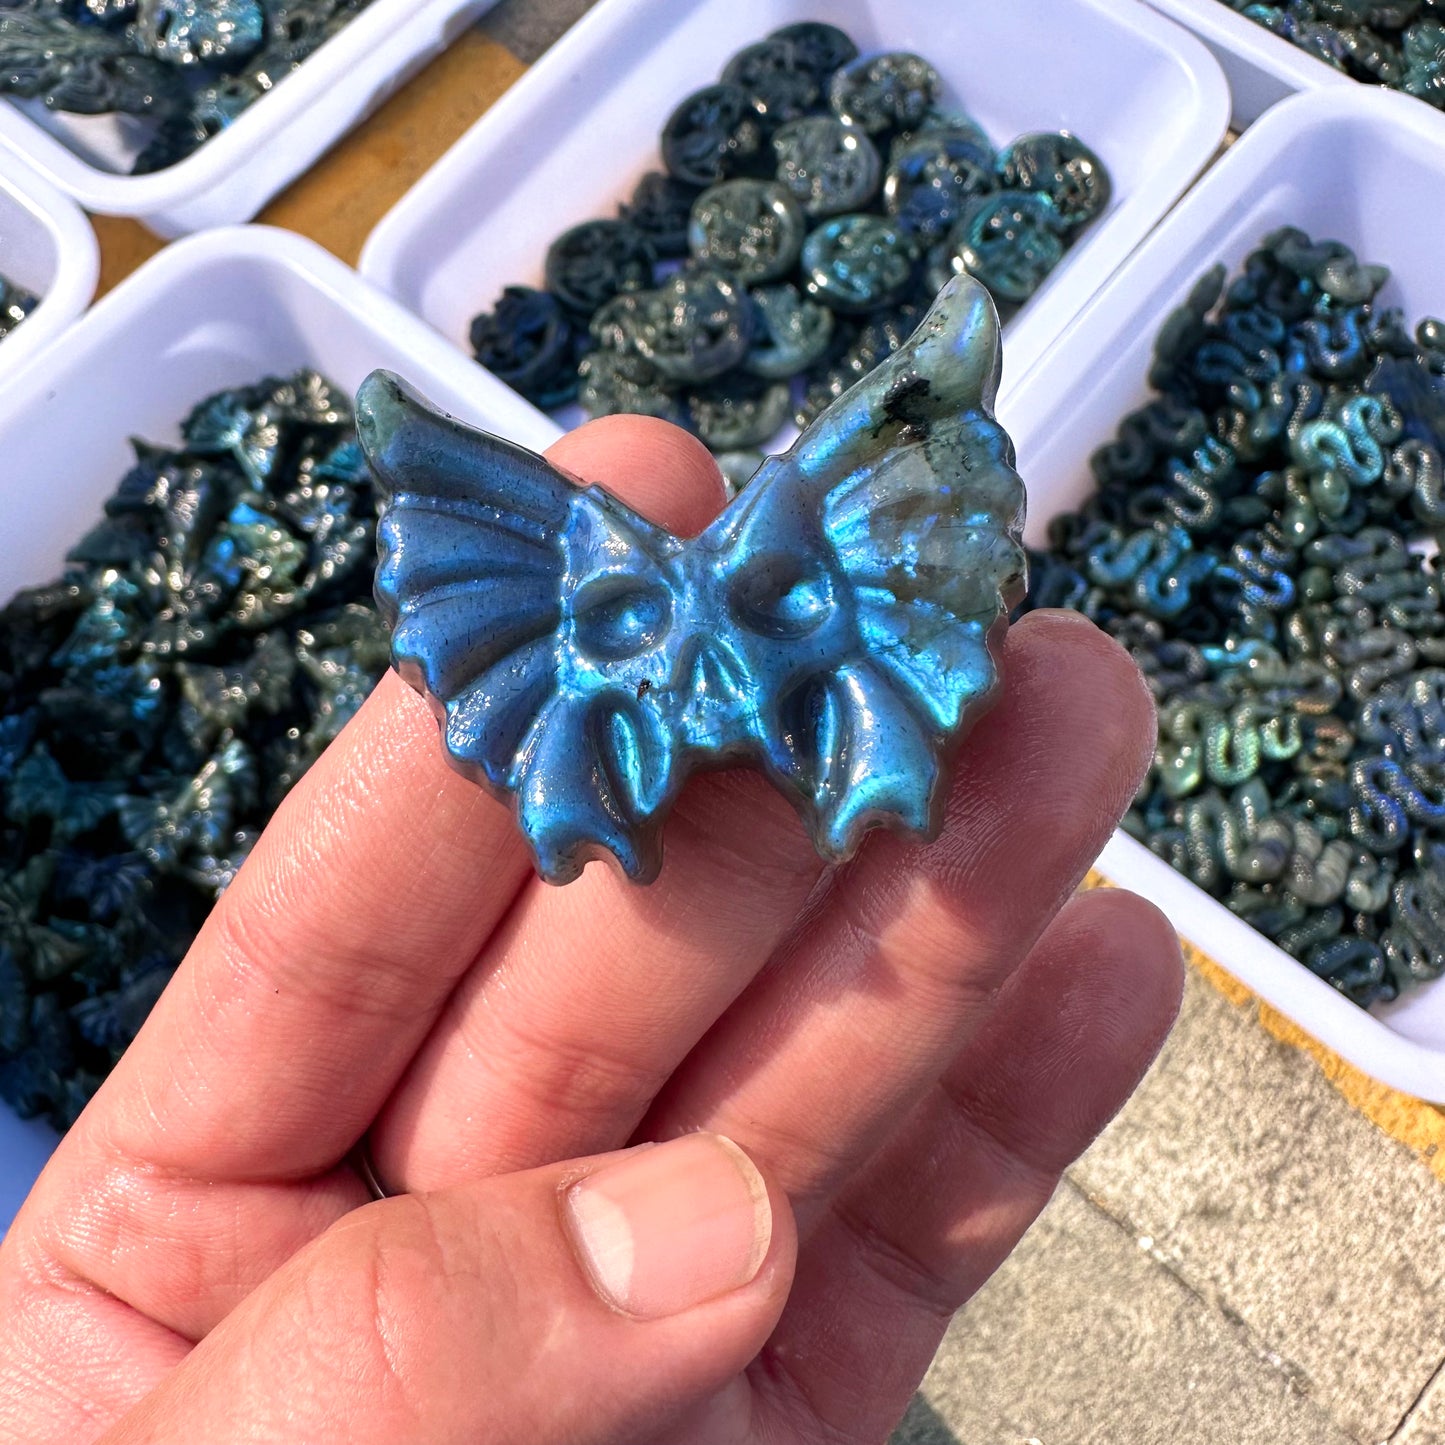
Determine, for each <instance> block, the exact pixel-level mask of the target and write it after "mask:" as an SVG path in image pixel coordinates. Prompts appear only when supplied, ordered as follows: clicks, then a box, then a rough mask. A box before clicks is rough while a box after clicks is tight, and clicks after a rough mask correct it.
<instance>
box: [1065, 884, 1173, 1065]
mask: <svg viewBox="0 0 1445 1445" xmlns="http://www.w3.org/2000/svg"><path fill="white" fill-rule="evenodd" d="M1056 927H1062V928H1067V929H1069V930H1070V931H1071V933H1072V940H1071V944H1070V946H1069V948H1068V951H1069V952H1071V953H1073V954H1074V956H1075V957H1076V958H1079V959H1082V960H1085V967H1086V968H1087V969H1088V970H1089V972H1091V973H1093V974H1095V975H1097V977H1096V979H1095V980H1093V982H1094V983H1095V984H1096V986H1097V989H1098V991H1099V992H1101V993H1102V994H1103V995H1105V996H1106V997H1107V996H1110V995H1112V996H1113V998H1114V1000H1115V1002H1116V1004H1117V1011H1116V1012H1117V1014H1118V1015H1119V1016H1121V1017H1126V1018H1127V1020H1128V1024H1127V1027H1126V1029H1125V1032H1127V1033H1128V1034H1129V1035H1130V1036H1131V1037H1137V1038H1141V1039H1144V1040H1145V1041H1146V1046H1147V1050H1148V1057H1149V1058H1151V1059H1152V1058H1153V1056H1154V1054H1155V1053H1156V1052H1157V1051H1158V1048H1159V1045H1160V1044H1162V1043H1163V1042H1164V1039H1165V1037H1166V1035H1167V1034H1168V1032H1169V1030H1170V1028H1171V1027H1172V1026H1173V1023H1174V1020H1175V1018H1176V1017H1177V1016H1178V1013H1179V1005H1180V1002H1181V1000H1182V999H1183V996H1184V952H1183V949H1182V947H1181V946H1180V942H1179V935H1178V933H1177V932H1175V929H1174V925H1173V924H1172V923H1170V921H1169V919H1168V917H1167V916H1166V915H1165V914H1164V912H1163V910H1162V909H1160V908H1159V907H1157V906H1156V905H1155V904H1153V903H1151V902H1150V901H1149V900H1148V899H1147V898H1142V897H1140V895H1139V894H1137V893H1131V892H1130V891H1129V890H1128V889H1126V888H1109V887H1105V888H1093V889H1090V890H1089V891H1088V892H1086V893H1081V894H1080V895H1079V896H1078V897H1076V898H1075V899H1073V900H1072V902H1071V903H1070V904H1069V906H1068V908H1067V909H1066V910H1065V911H1064V912H1063V913H1062V914H1061V915H1060V917H1059V922H1058V924H1057V925H1056Z"/></svg>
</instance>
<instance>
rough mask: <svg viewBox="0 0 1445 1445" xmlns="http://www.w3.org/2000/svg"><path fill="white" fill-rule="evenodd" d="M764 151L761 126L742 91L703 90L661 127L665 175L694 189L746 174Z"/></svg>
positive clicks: (730, 87) (733, 88) (724, 88)
mask: <svg viewBox="0 0 1445 1445" xmlns="http://www.w3.org/2000/svg"><path fill="white" fill-rule="evenodd" d="M762 150H763V124H762V121H761V119H760V117H759V116H758V113H757V111H756V110H755V109H754V108H753V103H752V99H751V97H750V96H749V95H748V93H747V91H745V90H743V89H742V88H741V87H740V86H736V85H725V84H724V85H708V86H704V87H703V88H702V89H701V90H697V91H694V92H693V93H692V94H691V95H690V96H688V97H687V99H686V100H684V101H683V102H682V104H681V105H679V106H678V107H677V109H676V110H674V111H673V113H672V114H671V116H669V117H668V120H667V124H666V125H664V126H663V128H662V160H663V164H664V165H665V166H666V167H667V169H668V173H669V174H670V175H673V176H675V177H676V178H677V179H678V180H680V181H686V182H687V183H688V184H689V185H694V186H715V185H716V184H717V183H718V182H719V181H724V180H727V178H728V177H729V176H733V175H737V174H738V173H739V172H742V171H746V170H749V169H750V168H752V166H753V165H754V164H755V163H756V161H757V158H758V156H759V153H760V152H762Z"/></svg>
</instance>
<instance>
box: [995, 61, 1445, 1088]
mask: <svg viewBox="0 0 1445 1445" xmlns="http://www.w3.org/2000/svg"><path fill="white" fill-rule="evenodd" d="M1440 139H1441V133H1440V129H1439V126H1438V122H1437V118H1436V117H1435V116H1433V115H1431V114H1430V112H1429V110H1428V108H1427V107H1425V106H1422V105H1420V104H1419V103H1418V102H1416V101H1413V100H1410V99H1408V98H1407V97H1404V96H1398V95H1393V94H1388V93H1385V92H1382V91H1375V90H1371V89H1370V88H1368V87H1365V86H1355V85H1352V86H1348V87H1344V88H1338V87H1331V88H1329V89H1326V90H1320V91H1315V92H1313V93H1311V94H1308V95H1299V96H1296V97H1294V98H1293V99H1290V100H1286V101H1284V102H1283V103H1281V104H1280V105H1278V106H1276V107H1275V108H1274V109H1272V110H1270V111H1269V112H1268V113H1267V114H1265V115H1264V116H1263V117H1262V118H1261V119H1260V121H1259V122H1258V123H1257V124H1256V125H1255V126H1253V127H1251V129H1250V130H1248V131H1246V132H1245V134H1244V136H1243V137H1242V138H1241V139H1240V141H1239V142H1238V143H1237V144H1236V145H1235V146H1233V147H1232V148H1231V149H1230V151H1229V153H1228V154H1227V155H1226V156H1225V157H1224V158H1223V159H1222V160H1221V161H1220V162H1219V164H1218V165H1216V166H1215V167H1214V168H1213V169H1212V170H1211V171H1210V172H1209V174H1208V175H1207V176H1205V178H1204V179H1203V180H1202V181H1201V182H1200V183H1199V185H1198V186H1196V187H1195V189H1194V190H1193V191H1192V192H1191V193H1190V194H1189V195H1188V196H1187V197H1186V198H1185V199H1184V200H1183V201H1182V202H1181V203H1180V205H1179V207H1178V208H1177V209H1176V210H1175V212H1174V214H1173V215H1172V216H1170V217H1169V219H1168V220H1167V221H1165V222H1164V224H1163V225H1162V226H1160V228H1159V230H1158V231H1157V232H1156V233H1155V234H1154V236H1153V237H1151V238H1150V240H1149V241H1148V242H1147V243H1146V244H1145V245H1144V246H1143V247H1141V248H1140V250H1139V252H1138V254H1137V255H1136V256H1134V258H1133V259H1132V260H1131V261H1130V262H1129V263H1128V265H1126V266H1125V267H1124V268H1123V270H1121V271H1120V272H1119V274H1118V275H1117V276H1116V277H1115V278H1114V280H1113V281H1112V282H1111V283H1110V284H1109V285H1108V286H1107V287H1106V288H1105V289H1104V290H1103V291H1102V292H1101V293H1100V294H1099V296H1098V297H1097V298H1096V299H1095V300H1094V302H1093V303H1092V304H1091V305H1090V306H1089V308H1088V309H1087V310H1086V311H1085V313H1084V314H1083V315H1082V316H1081V317H1080V318H1079V320H1078V322H1077V323H1076V325H1075V326H1074V328H1073V330H1071V331H1070V332H1069V334H1068V335H1067V336H1066V337H1065V338H1064V340H1063V341H1062V342H1061V343H1060V344H1059V345H1058V346H1056V347H1055V348H1054V349H1053V350H1052V351H1051V352H1050V354H1049V355H1048V356H1047V357H1045V358H1044V360H1043V361H1042V362H1040V364H1039V365H1038V366H1037V367H1036V368H1035V369H1034V371H1033V372H1032V373H1031V374H1030V375H1029V376H1027V377H1026V378H1025V379H1024V381H1023V383H1022V384H1021V385H1019V386H1014V387H1009V388H1007V389H1006V390H1005V392H1004V394H1003V395H1002V397H1001V399H1000V406H999V412H1000V418H1001V420H1002V421H1003V423H1004V425H1005V426H1006V427H1007V428H1008V429H1009V431H1010V432H1011V434H1012V435H1013V437H1014V440H1015V442H1016V443H1017V445H1018V451H1019V470H1020V472H1021V473H1022V475H1023V477H1024V478H1025V480H1026V482H1027V484H1028V489H1029V530H1028V538H1029V540H1030V542H1032V543H1033V544H1034V545H1041V544H1042V543H1043V541H1044V538H1045V532H1046V529H1047V525H1048V522H1049V519H1050V518H1051V517H1052V516H1053V515H1054V514H1056V513H1057V512H1060V511H1063V510H1067V509H1071V508H1073V507H1076V506H1077V505H1078V504H1079V503H1080V502H1082V501H1083V500H1084V498H1085V497H1086V496H1087V495H1088V494H1089V493H1090V491H1091V490H1092V487H1093V482H1092V479H1091V477H1090V474H1089V466H1088V458H1089V456H1090V454H1091V453H1092V452H1093V451H1094V449H1095V448H1096V447H1098V446H1099V445H1101V444H1102V443H1104V442H1107V441H1109V440H1110V439H1111V438H1112V437H1113V435H1114V433H1115V430H1116V428H1117V426H1118V423H1119V422H1120V420H1121V419H1122V418H1123V417H1124V416H1125V414H1126V413H1128V412H1130V411H1133V410H1135V409H1136V408H1137V407H1139V406H1142V405H1143V404H1144V403H1145V401H1147V400H1148V398H1149V396H1150V395H1151V393H1150V391H1149V388H1148V385H1147V382H1146V376H1147V373H1148V369H1149V361H1150V356H1151V353H1152V348H1153V342H1154V338H1155V336H1156V335H1157V333H1158V331H1159V328H1160V325H1161V324H1162V322H1163V321H1164V319H1165V317H1166V316H1167V315H1168V314H1169V313H1170V311H1172V310H1173V309H1174V308H1175V307H1176V306H1178V305H1180V304H1181V303H1182V302H1183V301H1184V299H1185V297H1186V296H1187V295H1188V293H1189V290H1190V288H1191V286H1192V285H1193V284H1194V282H1195V281H1196V280H1197V279H1198V278H1199V277H1200V276H1201V275H1202V274H1203V273H1204V272H1205V271H1207V270H1208V269H1209V268H1210V267H1211V266H1213V265H1214V264H1215V263H1216V262H1220V261H1222V262H1224V263H1225V265H1227V266H1228V267H1229V268H1230V270H1231V272H1234V271H1235V270H1237V268H1238V266H1239V264H1240V263H1241V262H1242V261H1243V259H1244V257H1245V255H1246V254H1247V253H1248V252H1249V251H1250V250H1252V249H1253V248H1254V247H1255V246H1256V245H1257V244H1258V243H1259V242H1260V241H1261V240H1262V239H1263V238H1264V236H1265V235H1266V234H1267V233H1268V232H1269V231H1270V230H1272V229H1273V228H1275V227H1277V226H1281V225H1294V226H1299V227H1301V228H1303V229H1304V230H1306V231H1308V232H1309V233H1310V234H1312V235H1313V236H1315V237H1317V238H1319V239H1326V238H1328V239H1334V240H1340V241H1344V242H1345V243H1346V244H1347V245H1349V246H1352V247H1354V248H1355V249H1356V250H1357V252H1358V253H1359V254H1360V256H1361V257H1362V258H1363V259H1366V260H1369V261H1372V262H1380V263H1383V264H1385V265H1388V266H1390V267H1392V268H1393V273H1394V274H1393V277H1392V279H1391V280H1390V282H1389V284H1388V287H1387V290H1386V292H1385V299H1386V300H1387V301H1388V302H1390V303H1392V304H1396V305H1400V306H1403V307H1404V309H1405V315H1406V317H1407V318H1408V319H1409V320H1410V321H1412V322H1413V321H1417V320H1419V319H1420V318H1421V317H1422V316H1425V315H1434V316H1445V268H1442V267H1441V265H1440V259H1439V245H1438V233H1437V228H1438V224H1439V215H1440V197H1441V196H1442V195H1445V146H1442V145H1441V143H1440ZM1099 866H1100V868H1101V869H1102V870H1103V871H1104V872H1105V873H1106V874H1107V875H1108V876H1109V877H1110V878H1112V879H1114V880H1115V881H1116V882H1118V883H1121V884H1124V885H1126V886H1128V887H1130V888H1134V889H1136V890H1137V891H1139V892H1140V893H1143V894H1145V895H1146V896H1148V897H1149V898H1152V899H1153V900H1154V901H1155V902H1156V903H1157V904H1159V906H1160V907H1161V908H1163V909H1164V910H1165V912H1166V913H1168V914H1169V916H1170V918H1171V919H1172V920H1173V922H1174V924H1175V926H1176V927H1177V928H1178V929H1179V931H1180V932H1181V933H1182V934H1184V935H1185V936H1186V937H1187V938H1189V939H1191V940H1192V941H1193V942H1194V943H1196V944H1198V945H1199V947H1200V948H1202V949H1203V950H1204V951H1205V952H1206V953H1207V954H1208V955H1209V956H1210V957H1211V958H1213V959H1215V960H1217V961H1218V962H1219V963H1220V964H1221V965H1222V966H1223V967H1224V968H1226V969H1228V970H1229V972H1230V973H1232V974H1234V975H1235V977H1236V978H1238V979H1240V980H1241V981H1242V982H1243V983H1245V984H1247V985H1248V986H1249V987H1250V988H1251V989H1252V990H1253V991H1254V992H1255V993H1256V994H1258V995H1259V996H1260V997H1261V998H1263V999H1264V1000H1265V1001H1266V1002H1268V1003H1271V1004H1273V1005H1274V1007H1275V1008H1277V1009H1278V1010H1279V1011H1280V1012H1281V1013H1283V1014H1286V1015H1288V1016H1289V1017H1290V1018H1292V1019H1294V1020H1295V1022H1296V1023H1298V1024H1299V1025H1300V1026H1301V1027H1302V1028H1304V1029H1306V1030H1307V1031H1308V1032H1309V1033H1311V1034H1313V1035H1314V1036H1315V1038H1317V1039H1319V1040H1320V1041H1321V1042H1322V1043H1324V1044H1326V1045H1328V1046H1329V1047H1330V1048H1331V1049H1333V1050H1334V1051H1335V1052H1336V1053H1337V1054H1339V1055H1341V1056H1342V1057H1343V1058H1345V1059H1347V1060H1349V1062H1350V1063H1352V1064H1354V1065H1356V1067H1358V1068H1360V1069H1363V1070H1364V1071H1365V1072H1366V1073H1368V1074H1370V1075H1372V1076H1373V1077H1375V1078H1376V1079H1379V1080H1381V1081H1382V1082H1383V1083H1386V1084H1389V1085H1391V1086H1392V1087H1394V1088H1397V1089H1401V1090H1403V1091H1404V1092H1406V1093H1409V1094H1415V1095H1417V1096H1419V1097H1421V1098H1423V1099H1427V1100H1430V1101H1432V1102H1435V1103H1445V979H1442V980H1437V981H1436V982H1434V983H1430V984H1426V985H1424V986H1423V987H1421V988H1419V989H1416V990H1415V991H1414V992H1412V993H1409V994H1407V995H1406V996H1405V997H1404V998H1403V999H1401V1000H1400V1001H1398V1002H1397V1003H1395V1004H1391V1005H1389V1006H1387V1007H1383V1008H1379V1009H1377V1010H1375V1011H1373V1012H1370V1013H1366V1012H1365V1011H1364V1010H1362V1009H1359V1008H1356V1007H1355V1005H1354V1004H1352V1003H1349V1002H1348V1001H1347V1000H1346V999H1344V998H1343V997H1342V996H1341V995H1340V994H1338V993H1336V992H1335V990H1334V989H1332V988H1331V987H1330V986H1329V985H1328V984H1326V983H1324V982H1323V981H1322V980H1321V979H1318V978H1316V977H1315V976H1314V975H1313V974H1311V973H1310V972H1309V970H1308V969H1306V968H1305V967H1304V965H1303V964H1300V963H1298V962H1296V961H1295V960H1294V959H1293V958H1291V957H1289V956H1288V955H1287V954H1286V953H1284V952H1283V951H1282V950H1280V949H1279V948H1277V947H1275V945H1274V944H1272V943H1270V942H1269V941H1268V940H1267V939H1266V938H1265V937H1264V936H1263V935H1262V934H1260V933H1257V932H1255V930H1254V929H1252V928H1250V927H1249V926H1248V925H1247V924H1246V923H1244V922H1243V921H1242V920H1240V919H1238V918H1236V917H1235V916H1234V915H1233V914H1232V913H1230V912H1229V910H1228V909H1227V908H1225V907H1224V906H1223V905H1222V904H1220V903H1217V902H1215V901H1214V900H1213V899H1212V898H1210V897H1208V896H1207V895H1206V894H1205V893H1204V892H1203V891H1202V890H1200V889H1199V888H1196V887H1195V886H1194V884H1192V883H1190V882H1189V880H1188V879H1187V878H1185V877H1184V876H1183V875H1182V874H1180V873H1177V872H1175V871H1174V869H1173V868H1171V867H1169V866H1168V864H1166V863H1164V862H1163V861H1162V860H1161V859H1159V858H1156V857H1155V856H1154V855H1153V854H1152V853H1150V852H1149V851H1148V850H1147V849H1146V848H1144V847H1143V846H1142V845H1141V844H1139V843H1137V842H1135V841H1134V840H1133V839H1131V838H1129V837H1127V836H1125V835H1124V834H1123V833H1119V834H1116V835H1115V837H1114V838H1113V840H1112V841H1111V842H1110V844H1109V846H1108V847H1107V848H1106V849H1105V851H1104V854H1103V856H1102V857H1101V858H1100V860H1099Z"/></svg>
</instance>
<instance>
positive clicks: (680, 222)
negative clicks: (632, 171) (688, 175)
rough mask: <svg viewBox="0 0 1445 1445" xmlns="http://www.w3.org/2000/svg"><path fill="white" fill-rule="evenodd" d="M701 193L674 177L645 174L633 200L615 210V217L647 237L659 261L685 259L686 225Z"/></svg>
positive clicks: (660, 174)
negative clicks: (616, 211)
mask: <svg viewBox="0 0 1445 1445" xmlns="http://www.w3.org/2000/svg"><path fill="white" fill-rule="evenodd" d="M700 194H701V192H700V191H699V190H698V188H697V187H696V186H694V185H691V184H689V183H688V182H687V181H680V180H678V179H677V177H676V176H669V175H664V174H663V172H661V171H648V173H647V174H646V175H645V176H643V178H642V179H641V180H640V181H638V183H637V187H636V189H635V190H634V191H633V192H632V199H631V200H630V201H627V202H624V203H623V204H622V205H621V206H620V207H618V217H619V219H621V220H623V221H626V222H627V224H628V225H629V226H632V227H633V228H634V229H635V230H637V231H639V232H640V233H641V234H642V235H643V236H645V237H646V238H647V240H648V241H649V242H650V243H651V246H652V249H653V250H654V251H655V252H656V253H657V256H658V258H659V259H660V260H670V259H674V258H676V257H679V256H686V255H687V223H688V221H689V219H690V218H691V216H692V203H693V202H694V201H695V200H697V198H698V196H699V195H700Z"/></svg>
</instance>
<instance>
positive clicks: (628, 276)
mask: <svg viewBox="0 0 1445 1445" xmlns="http://www.w3.org/2000/svg"><path fill="white" fill-rule="evenodd" d="M656 262H657V253H656V252H655V251H654V250H653V249H652V244H651V242H649V241H648V239H647V238H646V237H645V236H644V235H643V234H642V233H641V232H640V231H638V230H637V229H636V228H635V227H633V226H630V225H628V224H627V222H626V221H584V222H583V223H582V224H581V225H580V226H573V227H572V229H571V230H570V231H564V232H563V233H562V234H561V235H560V236H558V237H557V239H556V240H555V241H553V242H552V245H551V246H550V247H549V248H548V251H547V265H546V276H547V290H549V291H550V292H551V293H552V294H553V295H554V296H555V297H556V298H557V299H558V300H559V301H560V302H561V303H562V304H563V305H564V306H566V307H568V308H569V309H570V310H572V311H575V312H577V313H578V314H579V315H582V316H591V315H592V313H593V312H594V311H596V310H597V308H598V307H599V306H601V305H603V304H604V303H605V302H607V301H610V300H611V299H612V298H613V297H614V296H616V295H617V294H618V292H620V291H638V290H641V289H642V288H643V287H645V286H650V285H651V284H652V272H653V267H654V266H655V264H656Z"/></svg>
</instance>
